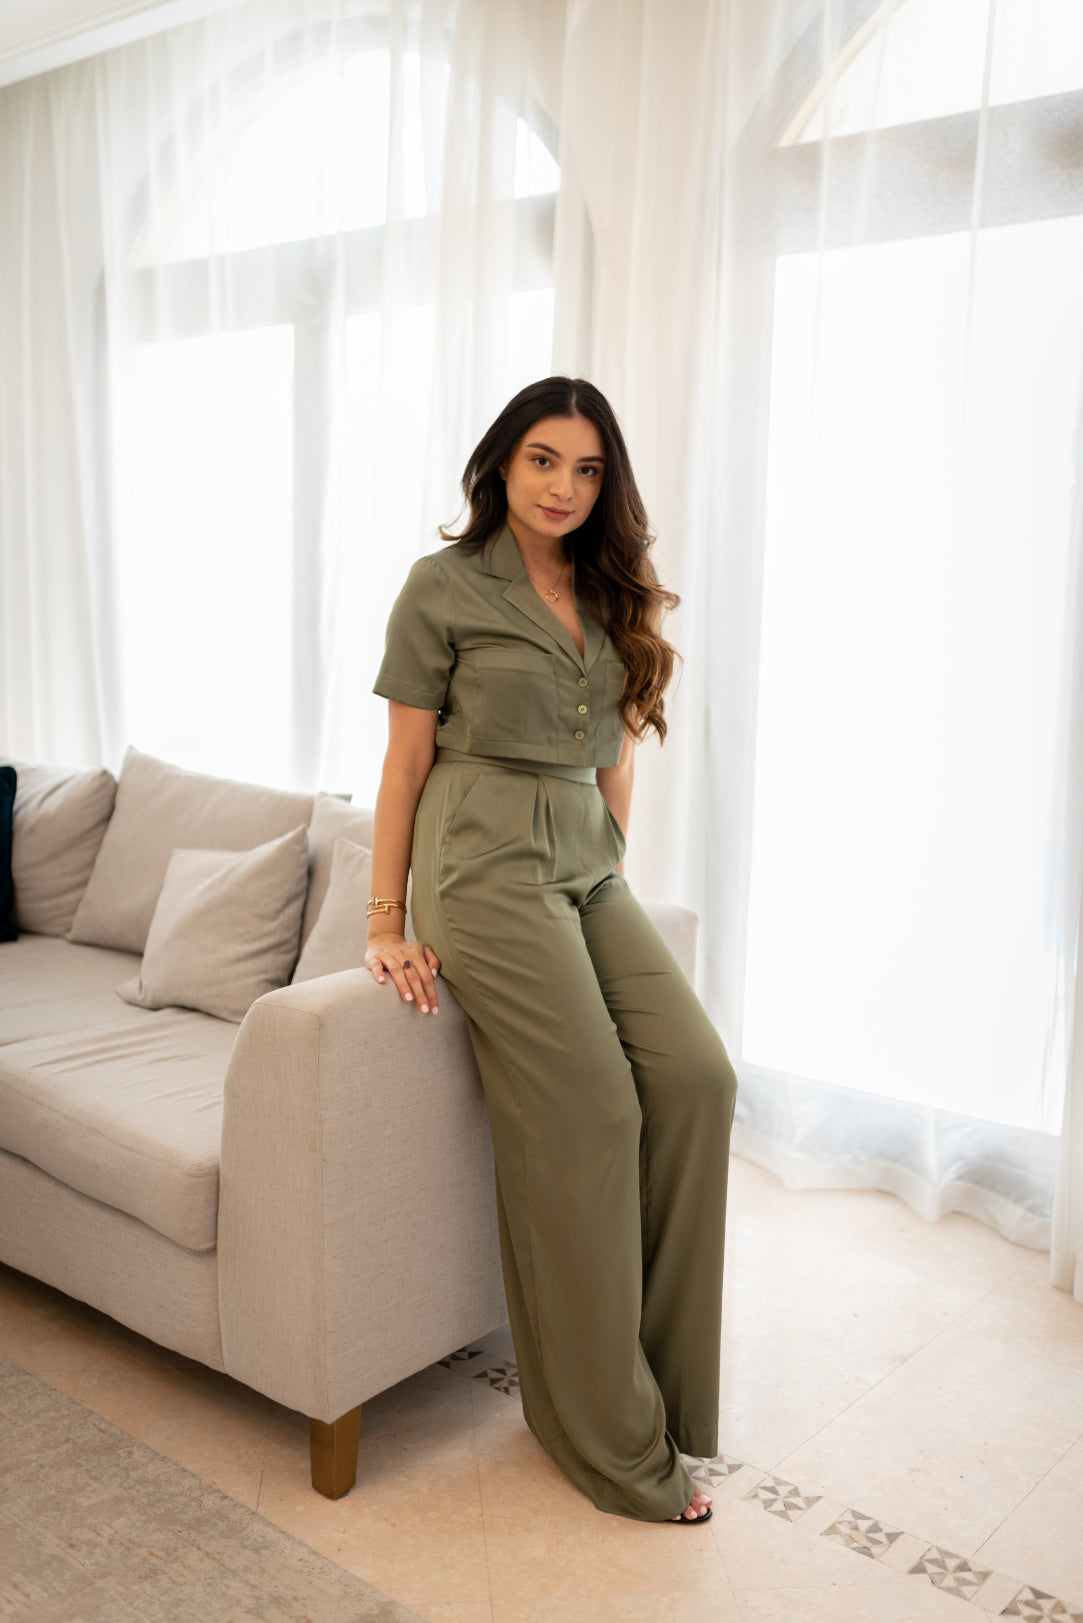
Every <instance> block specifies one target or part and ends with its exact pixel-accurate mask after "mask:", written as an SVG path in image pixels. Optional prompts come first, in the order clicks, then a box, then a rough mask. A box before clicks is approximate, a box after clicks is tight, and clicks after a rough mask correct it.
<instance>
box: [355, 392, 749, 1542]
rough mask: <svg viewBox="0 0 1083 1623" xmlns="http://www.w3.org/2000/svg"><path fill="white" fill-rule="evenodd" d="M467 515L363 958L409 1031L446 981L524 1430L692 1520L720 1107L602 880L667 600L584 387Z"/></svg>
mask: <svg viewBox="0 0 1083 1623" xmlns="http://www.w3.org/2000/svg"><path fill="white" fill-rule="evenodd" d="M463 492H464V495H465V497H466V501H467V503H468V509H469V516H468V520H467V523H466V527H465V528H464V529H463V531H462V533H461V534H460V535H458V536H450V535H449V534H448V532H447V531H446V530H441V532H440V533H441V535H442V536H443V537H444V539H445V541H449V540H450V541H453V542H454V544H453V545H451V546H447V547H444V548H442V549H441V550H440V551H439V552H435V553H432V554H430V555H429V556H427V557H424V558H419V559H418V560H417V562H416V563H415V564H414V566H413V567H412V569H411V570H410V572H409V575H408V576H407V579H406V583H405V585H404V586H403V589H402V591H401V593H400V594H399V597H398V599H397V600H396V602H395V605H394V607H393V609H392V611H391V616H390V619H389V621H388V627H387V645H386V653H385V656H384V660H383V663H382V665H381V667H380V672H379V675H378V677H377V680H376V683H375V688H374V691H375V692H376V693H379V694H381V695H383V696H384V697H385V698H387V699H388V700H389V701H390V705H389V708H390V722H389V744H388V750H387V757H386V760H385V763H384V771H383V778H382V781H381V785H380V791H379V795H378V797H377V801H376V820H375V829H374V836H373V852H372V882H373V891H374V896H373V898H372V899H371V900H370V903H369V935H368V950H367V952H366V957H365V962H366V963H367V965H368V967H369V968H370V969H371V970H372V972H373V974H374V975H375V976H376V979H377V980H378V981H380V982H382V983H386V980H387V977H390V978H391V981H392V982H393V983H394V985H395V986H396V987H397V988H398V991H399V993H400V995H401V996H402V997H403V998H404V999H405V1000H406V1001H407V1002H414V1003H415V1004H416V1005H417V1007H418V1009H419V1010H420V1012H421V1013H422V1014H428V1013H430V1011H431V1012H432V1013H433V1014H436V1013H437V1011H438V994H437V988H436V979H435V977H436V975H437V972H438V971H439V972H440V974H441V975H442V976H443V978H444V980H445V981H446V982H447V984H448V985H449V986H450V987H451V989H452V991H453V992H454V993H455V996H456V998H457V1000H458V1001H459V1003H460V1004H461V1005H462V1007H463V1009H464V1010H465V1012H466V1017H467V1021H468V1024H469V1029H470V1036H471V1040H472V1042H473V1046H474V1053H475V1055H476V1057H477V1062H478V1067H479V1070H480V1072H481V1077H482V1082H483V1085H484V1088H485V1097H486V1103H487V1106H488V1113H489V1122H490V1127H491V1130H492V1139H493V1152H494V1159H495V1165H496V1183H497V1207H498V1211H497V1215H498V1221H499V1231H500V1247H501V1260H502V1265H503V1273H504V1284H505V1289H506V1294H507V1300H508V1313H509V1317H510V1322H511V1331H512V1338H513V1341H514V1344H515V1355H516V1359H517V1362H518V1365H519V1377H520V1386H521V1393H522V1401H523V1413H524V1416H525V1418H526V1421H527V1424H528V1425H529V1427H530V1429H531V1430H532V1431H533V1432H534V1434H535V1436H536V1437H537V1438H538V1440H539V1441H540V1442H541V1444H542V1445H543V1447H544V1448H546V1449H547V1450H548V1451H549V1453H550V1454H551V1455H552V1457H553V1459H554V1460H556V1462H557V1464H558V1465H560V1466H561V1467H562V1469H563V1470H564V1471H565V1472H566V1474H567V1475H568V1476H569V1477H570V1478H571V1480H572V1481H573V1482H574V1483H576V1484H577V1486H578V1487H580V1488H581V1489H582V1490H583V1491H584V1492H585V1493H586V1494H588V1495H589V1497H590V1498H591V1499H592V1500H593V1502H594V1504H595V1505H596V1506H597V1507H598V1508H599V1509H600V1510H605V1511H609V1512H612V1513H613V1514H615V1515H618V1516H628V1517H632V1518H635V1519H637V1520H642V1521H663V1520H669V1521H675V1522H680V1523H681V1525H687V1524H689V1523H691V1522H700V1521H706V1520H707V1519H708V1517H709V1516H710V1514H711V1511H710V1496H709V1495H708V1494H707V1493H705V1492H704V1491H703V1489H701V1488H697V1487H696V1485H695V1484H694V1483H693V1481H692V1479H691V1477H690V1476H689V1474H688V1472H687V1470H686V1469H685V1467H684V1465H683V1463H682V1461H681V1458H680V1452H681V1451H683V1452H684V1453H686V1454H692V1455H700V1456H708V1457H709V1456H713V1455H714V1454H715V1453H717V1449H718V1440H717V1434H718V1384H719V1367H718V1366H719V1335H720V1316H721V1294H722V1249H723V1229H724V1223H725V1205H726V1173H727V1165H728V1154H729V1134H730V1126H731V1123H732V1119H733V1108H734V1098H735V1094H736V1082H735V1078H734V1074H733V1070H732V1067H731V1065H730V1063H729V1059H728V1058H727V1055H726V1051H725V1049H724V1047H723V1045H722V1042H721V1040H720V1038H719V1037H718V1035H717V1033H716V1032H715V1031H714V1029H713V1027H712V1026H711V1024H710V1022H709V1021H708V1019H707V1017H706V1014H705V1013H704V1011H703V1009H702V1007H701V1005H700V1004H699V1002H698V1001H697V999H696V996H695V994H694V992H693V991H692V988H691V986H690V985H689V983H688V981H687V979H686V978H685V976H684V975H683V973H682V972H681V970H680V968H679V966H678V965H677V962H676V960H675V959H674V958H673V956H672V954H671V953H670V951H669V949H668V947H667V946H666V945H665V943H664V941H663V940H662V938H661V936H660V935H659V934H658V932H657V931H656V929H655V928H654V926H653V925H652V924H651V922H650V921H649V919H648V918H647V916H646V914H645V913H644V912H643V910H642V908H641V907H640V906H639V904H638V902H637V901H636V900H635V898H634V897H633V896H632V894H631V892H630V890H629V889H628V886H627V884H626V883H625V880H624V878H623V877H622V873H621V863H622V860H623V856H624V850H625V840H624V829H625V827H626V826H627V822H628V813H629V808H630V804H631V794H632V773H633V761H634V754H635V745H636V741H637V739H639V738H642V737H643V735H644V734H645V733H646V732H647V730H648V729H649V728H651V727H653V728H654V729H655V731H656V732H657V733H658V734H659V736H660V737H664V735H665V729H666V724H665V719H664V713H663V693H664V691H665V688H666V686H667V684H668V681H669V678H670V676H671V674H672V669H673V660H674V650H673V649H672V648H671V647H670V645H669V643H667V642H665V641H664V640H663V638H662V637H661V636H660V635H659V631H658V626H659V623H660V620H661V615H662V611H663V610H664V609H666V608H669V607H672V606H674V605H675V604H676V602H677V599H676V597H674V595H673V594H672V593H669V592H666V591H664V590H663V589H662V588H661V587H660V586H659V585H658V583H657V581H656V579H655V575H654V571H653V569H652V567H651V564H650V561H649V557H648V548H649V545H650V535H649V532H648V530H647V523H646V514H645V511H644V508H643V504H642V501H641V500H640V496H639V492H638V491H637V489H636V484H635V480H634V478H633V475H632V471H631V467H630V464H629V460H628V453H627V450H626V448H625V444H624V440H623V437H622V435H621V432H620V429H619V427H618V425H617V422H616V419H615V417H614V415H613V412H612V409H611V408H610V406H609V404H608V402H607V401H606V399H605V398H604V396H603V395H601V394H600V393H599V392H598V390H597V389H595V388H594V387H593V385H592V384H590V383H588V382H586V381H585V380H583V379H581V378H577V379H571V378H565V377H553V378H546V379H544V380H543V381H542V382H540V383H535V384H532V385H531V386H530V387H528V388H526V389H523V390H522V391H521V392H520V393H519V394H517V395H516V396H515V398H514V399H513V400H512V401H511V402H510V403H509V404H508V405H507V406H506V407H505V408H504V410H503V411H502V412H501V413H500V416H499V417H498V418H497V420H496V421H495V423H494V424H493V425H492V427H491V428H490V429H489V431H488V433H486V434H485V436H484V437H483V438H482V440H481V442H480V444H479V445H478V446H477V448H476V449H475V451H474V453H473V455H472V456H471V458H470V460H469V462H468V463H467V466H466V471H465V473H464V474H463ZM411 864H412V868H413V896H412V914H413V922H414V927H415V929H416V930H417V934H418V940H416V941H415V940H408V939H407V938H406V936H405V935H404V933H403V931H404V929H405V924H406V908H405V896H406V880H407V874H408V871H409V869H410V867H411Z"/></svg>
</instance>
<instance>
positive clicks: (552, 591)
mask: <svg viewBox="0 0 1083 1623" xmlns="http://www.w3.org/2000/svg"><path fill="white" fill-rule="evenodd" d="M567 567H568V560H567V558H565V560H564V562H563V563H562V564H561V566H560V569H559V570H558V571H557V578H556V580H555V581H554V582H553V584H552V585H551V586H547V587H546V588H545V590H544V591H543V592H542V596H543V597H544V599H545V601H546V602H547V603H555V602H556V601H557V599H558V598H559V596H560V593H559V592H558V591H557V587H558V586H559V584H560V581H561V578H562V576H563V574H564V571H565V570H566V569H567ZM530 578H531V581H533V580H534V577H533V575H531V577H530ZM535 585H536V582H535Z"/></svg>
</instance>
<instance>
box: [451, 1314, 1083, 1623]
mask: <svg viewBox="0 0 1083 1623" xmlns="http://www.w3.org/2000/svg"><path fill="white" fill-rule="evenodd" d="M440 1363H441V1365H442V1366H443V1367H444V1369H449V1370H454V1371H455V1372H456V1373H457V1374H462V1375H465V1376H467V1377H469V1378H470V1379H471V1380H475V1381H483V1382H484V1383H485V1384H486V1385H487V1386H490V1387H492V1388H493V1389H494V1390H495V1391H497V1392H506V1393H508V1394H509V1395H510V1394H512V1393H515V1392H518V1390H519V1372H518V1369H517V1368H516V1366H515V1364H514V1363H513V1362H512V1360H511V1359H509V1358H503V1357H499V1356H497V1355H496V1354H494V1352H493V1351H492V1349H491V1348H488V1347H486V1346H485V1344H484V1342H471V1344H470V1345H469V1346H467V1347H460V1348H459V1349H458V1351H457V1352H453V1353H451V1355H450V1356H449V1357H447V1358H441V1359H440ZM684 1459H685V1463H686V1465H687V1466H688V1470H689V1473H690V1474H691V1476H692V1477H693V1479H694V1480H695V1481H697V1482H703V1483H704V1484H705V1485H706V1486H707V1487H709V1488H718V1487H720V1486H722V1485H726V1491H729V1492H738V1493H740V1497H741V1498H742V1499H748V1500H751V1501H752V1502H753V1503H755V1504H758V1505H759V1506H760V1507H761V1508H762V1509H763V1510H765V1511H767V1513H768V1515H770V1516H777V1517H779V1518H780V1520H782V1521H787V1522H802V1523H803V1524H804V1526H805V1529H806V1531H808V1532H818V1534H819V1537H820V1538H829V1539H831V1540H832V1542H833V1543H836V1544H841V1545H843V1547H844V1548H845V1549H847V1550H853V1551H854V1552H855V1553H856V1554H858V1555H863V1556H865V1557H866V1558H868V1559H870V1560H873V1561H882V1562H883V1563H884V1564H885V1565H886V1566H890V1567H893V1568H894V1569H895V1571H897V1572H903V1573H906V1574H907V1575H908V1576H910V1577H914V1578H924V1579H927V1580H928V1581H929V1583H932V1584H935V1585H936V1587H937V1588H938V1589H942V1590H944V1591H945V1593H946V1594H949V1595H955V1596H956V1597H957V1598H958V1599H959V1600H962V1601H970V1602H973V1603H974V1604H975V1605H976V1606H977V1607H979V1608H980V1609H981V1610H982V1611H983V1612H985V1613H986V1614H992V1615H993V1616H996V1617H1018V1618H1024V1619H1026V1620H1027V1623H1039V1620H1042V1619H1045V1618H1051V1619H1055V1623H1083V1612H1080V1611H1073V1610H1072V1608H1071V1607H1070V1606H1068V1605H1066V1604H1065V1602H1064V1601H1062V1600H1059V1599H1058V1598H1057V1596H1056V1595H1050V1594H1048V1593H1047V1592H1046V1591H1045V1590H1044V1589H1037V1588H1036V1587H1035V1586H1034V1585H1033V1584H1025V1583H1022V1582H1021V1581H1020V1580H1019V1579H1018V1578H1013V1577H1011V1576H1010V1574H1008V1573H1006V1572H994V1571H993V1570H992V1568H990V1567H982V1566H978V1565H977V1564H976V1563H975V1562H973V1561H971V1560H970V1558H969V1557H968V1556H965V1555H958V1554H956V1552H955V1551H954V1550H945V1549H943V1548H942V1547H941V1546H940V1545H939V1544H930V1543H929V1542H928V1540H927V1539H921V1538H918V1537H917V1535H916V1534H914V1533H907V1532H904V1530H903V1529H902V1528H901V1527H892V1526H890V1525H889V1524H888V1523H887V1522H884V1521H881V1520H880V1519H879V1518H878V1517H876V1516H869V1515H866V1514H865V1512H864V1511H861V1510H856V1509H855V1508H854V1507H853V1506H852V1505H839V1504H833V1503H831V1502H829V1501H828V1500H826V1499H824V1497H823V1496H822V1495H821V1494H815V1493H813V1494H808V1493H804V1492H803V1491H802V1490H801V1488H799V1487H798V1486H797V1484H796V1483H794V1482H787V1481H786V1479H785V1478H784V1477H779V1476H774V1475H773V1474H771V1473H770V1472H763V1471H760V1470H759V1469H758V1468H757V1467H756V1466H753V1465H747V1464H746V1463H745V1462H744V1461H743V1460H735V1459H732V1458H730V1456H729V1455H727V1454H718V1455H716V1456H715V1457H714V1459H701V1458H698V1457H693V1456H690V1455H685V1456H684ZM730 1484H732V1486H730ZM742 1487H743V1488H745V1489H746V1491H745V1492H743V1493H741V1492H740V1490H741V1488H742ZM818 1524H822V1525H818Z"/></svg>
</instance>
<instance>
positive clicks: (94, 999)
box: [0, 932, 143, 1044]
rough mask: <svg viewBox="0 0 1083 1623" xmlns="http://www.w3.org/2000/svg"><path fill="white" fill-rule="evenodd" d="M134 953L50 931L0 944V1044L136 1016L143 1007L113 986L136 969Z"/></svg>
mask: <svg viewBox="0 0 1083 1623" xmlns="http://www.w3.org/2000/svg"><path fill="white" fill-rule="evenodd" d="M139 964H140V958H139V954H138V953H131V952H114V951H113V950H112V948H110V947H84V946H80V945H78V944H77V943H75V942H72V941H65V940H63V939H62V938H61V937H60V936H55V935H31V934H29V933H27V932H22V933H20V935H19V939H18V941H5V942H4V943H3V944H2V945H0V1044H3V1043H21V1042H25V1041H26V1040H27V1039H28V1038H29V1037H48V1036H50V1035H52V1034H54V1033H58V1032H62V1031H83V1030H85V1029H86V1028H87V1027H88V1026H104V1025H114V1024H116V1023H117V1022H118V1021H122V1020H131V1021H133V1022H134V1021H137V1020H139V1019H140V1017H141V1015H142V1013H143V1011H142V1010H139V1009H132V1008H129V1006H128V1004H126V1003H125V1002H123V1000H122V999H121V998H119V997H117V994H116V986H117V983H118V981H121V980H122V979H123V978H124V977H125V976H130V975H132V974H137V973H138V971H139Z"/></svg>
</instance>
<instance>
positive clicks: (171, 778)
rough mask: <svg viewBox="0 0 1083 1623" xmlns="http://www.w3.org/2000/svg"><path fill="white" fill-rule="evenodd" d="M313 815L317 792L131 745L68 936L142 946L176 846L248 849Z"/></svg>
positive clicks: (128, 946) (134, 948) (105, 944)
mask: <svg viewBox="0 0 1083 1623" xmlns="http://www.w3.org/2000/svg"><path fill="white" fill-rule="evenodd" d="M311 816H312V796H311V795H303V794H294V793H293V792H291V791H289V790H286V789H268V788H264V787H263V786H262V785H261V784H258V783H238V782H236V781H235V780H234V779H233V778H215V777H210V776H208V775H207V774H206V773H204V772H190V771H188V770H186V769H185V768H183V767H179V766H171V765H170V764H169V762H168V761H160V760H158V759H157V758H156V757H155V756H153V755H144V754H142V752H141V751H139V750H137V749H135V748H134V747H133V746H132V745H129V746H128V749H127V751H126V752H125V755H124V763H123V765H122V767H121V770H120V778H119V780H118V782H117V801H116V808H115V810H114V812H113V816H112V817H111V819H110V821H109V827H108V828H107V829H106V831H105V838H104V839H103V840H102V843H101V850H100V851H99V852H98V857H97V861H96V862H95V864H94V871H93V872H92V873H91V875H90V881H89V883H88V885H87V887H86V891H85V893H84V895H83V899H82V901H81V902H80V903H79V908H78V911H77V912H76V914H75V917H74V919H73V920H72V923H71V928H70V930H69V931H68V934H67V939H68V940H69V941H86V942H89V943H90V944H91V945H93V946H98V947H117V948H119V949H120V950H121V951H123V952H142V951H143V950H144V948H145V947H146V944H147V932H148V930H149V929H150V921H151V919H152V917H153V915H154V909H155V904H156V903H157V901H158V892H159V891H160V890H161V888H162V881H163V879H164V878H165V872H166V868H167V867H168V866H169V861H170V858H171V856H172V854H173V852H174V851H175V850H177V849H178V848H183V849H185V850H191V849H193V848H198V849H200V850H207V849H214V850H216V851H250V850H251V849H252V847H253V846H256V845H260V844H262V843H263V842H264V841H266V840H273V839H278V838H279V837H280V836H281V835H283V834H287V833H288V832H289V831H290V830H291V829H295V828H296V827H297V825H298V823H307V822H308V821H309V819H310V818H311ZM15 882H16V884H18V875H16V881H15Z"/></svg>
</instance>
